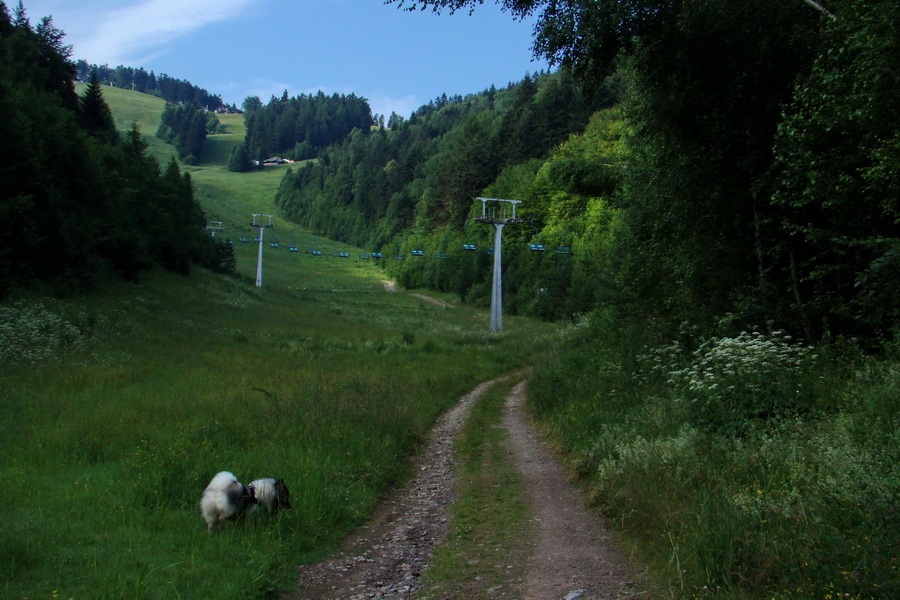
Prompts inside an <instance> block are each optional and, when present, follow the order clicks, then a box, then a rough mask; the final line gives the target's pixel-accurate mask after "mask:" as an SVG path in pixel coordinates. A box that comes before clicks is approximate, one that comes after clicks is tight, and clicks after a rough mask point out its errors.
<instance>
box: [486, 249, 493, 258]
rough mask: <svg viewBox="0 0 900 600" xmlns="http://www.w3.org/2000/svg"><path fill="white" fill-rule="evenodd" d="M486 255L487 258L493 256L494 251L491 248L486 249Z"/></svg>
mask: <svg viewBox="0 0 900 600" xmlns="http://www.w3.org/2000/svg"><path fill="white" fill-rule="evenodd" d="M487 254H488V256H493V255H494V249H493V248H488V249H487Z"/></svg>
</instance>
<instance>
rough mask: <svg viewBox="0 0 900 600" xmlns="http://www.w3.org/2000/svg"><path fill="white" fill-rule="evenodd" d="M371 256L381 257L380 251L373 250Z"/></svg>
mask: <svg viewBox="0 0 900 600" xmlns="http://www.w3.org/2000/svg"><path fill="white" fill-rule="evenodd" d="M372 258H383V257H382V254H381V252H373V253H372Z"/></svg>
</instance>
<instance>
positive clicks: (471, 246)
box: [463, 244, 478, 250]
mask: <svg viewBox="0 0 900 600" xmlns="http://www.w3.org/2000/svg"><path fill="white" fill-rule="evenodd" d="M463 250H478V246H477V245H475V244H463Z"/></svg>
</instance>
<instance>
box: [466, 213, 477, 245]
mask: <svg viewBox="0 0 900 600" xmlns="http://www.w3.org/2000/svg"><path fill="white" fill-rule="evenodd" d="M464 232H465V234H466V237H468V233H469V220H468V219H466V226H465V230H464ZM463 250H466V251H468V252H472V251H475V250H478V244H463Z"/></svg>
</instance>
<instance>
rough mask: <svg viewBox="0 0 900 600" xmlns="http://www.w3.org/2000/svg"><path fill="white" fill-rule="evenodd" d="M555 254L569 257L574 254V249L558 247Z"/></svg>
mask: <svg viewBox="0 0 900 600" xmlns="http://www.w3.org/2000/svg"><path fill="white" fill-rule="evenodd" d="M553 252H554V254H563V255H567V254H571V253H572V249H571V248H570V247H569V246H557V247H556V250H554V251H553Z"/></svg>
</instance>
